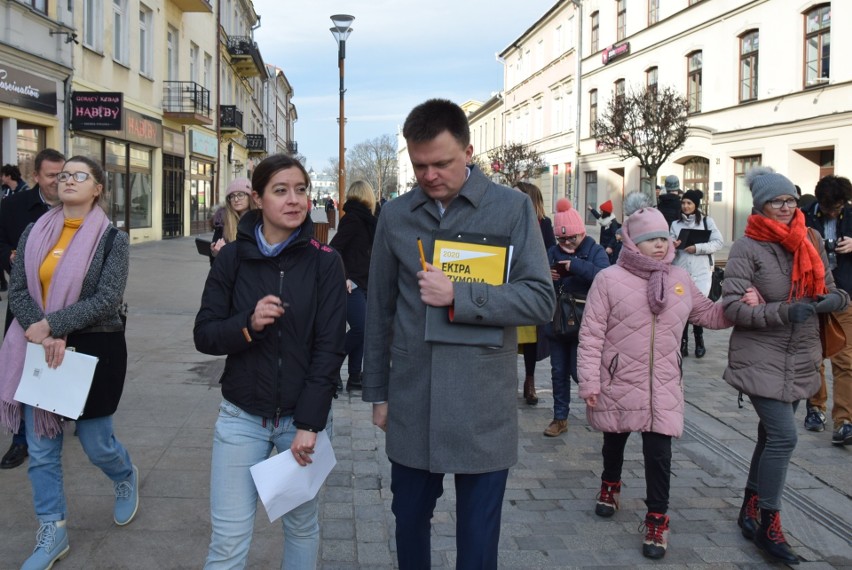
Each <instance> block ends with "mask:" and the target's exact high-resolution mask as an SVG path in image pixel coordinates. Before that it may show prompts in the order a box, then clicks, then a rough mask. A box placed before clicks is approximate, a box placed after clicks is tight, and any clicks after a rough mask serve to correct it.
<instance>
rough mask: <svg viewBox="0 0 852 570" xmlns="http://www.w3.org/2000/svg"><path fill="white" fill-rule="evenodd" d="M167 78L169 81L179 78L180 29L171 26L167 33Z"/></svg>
mask: <svg viewBox="0 0 852 570" xmlns="http://www.w3.org/2000/svg"><path fill="white" fill-rule="evenodd" d="M166 52H167V53H166V55H167V60H166V63H167V65H168V68H167V69H166V79H168V80H169V81H177V78H178V31H177V30H176V29H175V28H173V27H171V26H169V31H168V32H167V33H166Z"/></svg>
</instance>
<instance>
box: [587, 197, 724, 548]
mask: <svg viewBox="0 0 852 570" xmlns="http://www.w3.org/2000/svg"><path fill="white" fill-rule="evenodd" d="M622 238H623V240H624V245H623V249H622V250H621V254H620V255H619V257H618V262H617V264H616V265H614V266H612V267H609V268H607V269H604V270H603V271H601V272H600V273H598V276H597V277H596V278H595V281H594V283H592V287H591V289H590V290H589V294H588V297H587V300H586V310H585V314H584V315H583V324H582V326H581V328H580V347H579V354H578V361H579V363H578V375H579V380H580V397H581V398H583V399H584V400H585V401H586V404H587V407H586V415H587V417H588V420H589V424H590V425H591V426H592V427H593V428H595V429H597V430H600V431H602V432H604V434H603V436H604V437H603V450H602V453H603V463H604V469H603V473H602V475H601V491H600V495H599V499H598V502H597V505H596V506H595V513H596V514H597V515H599V516H602V517H609V516H612V515H613V514H614V513H615V511H616V510H617V509H618V500H619V494H620V492H621V468H622V464H623V461H624V446H625V445H626V443H627V438H628V437H629V436H630V433H631V432H634V431H638V432H641V433H642V451H643V454H644V457H645V483H646V486H647V489H646V499H645V504H646V505H647V507H648V513H647V514H646V515H645V521H644V527H645V530H646V532H645V539H644V542H643V545H642V554H644V555H645V556H647V557H648V558H662V557H663V556H665V554H666V547H667V539H668V531H669V517H668V515H667V514H666V512H667V510H668V505H669V479H670V477H671V459H672V443H671V439H672V437H680V435H681V433H682V432H683V377H682V373H681V355H680V350H679V347H680V340H681V336H682V334H683V328H684V326H685V325H686V323H687V322H690V323H692V324H694V325H698V326H703V327H707V328H710V329H723V328H727V327H730V326H731V325H732V323H731V322H730V321H728V320H727V319H726V318H725V316H724V314H723V309H722V305H721V304H714V303H713V302H712V301H710V300H709V299H708V298H707V297H705V296H704V295H702V294H701V292H700V291H699V290H698V289H697V288H696V287H695V284H694V283H693V281H692V279H691V278H690V276H689V274H688V273H687V272H686V271H685V270H683V269H681V268H680V267H675V266H673V265H672V259H673V258H674V254H675V252H674V247H673V245H672V242H671V238H670V237H669V227H668V224H667V223H666V220H665V218H664V217H663V215H662V214H661V213H660V212H659V210H657V209H656V208H643V209H640V210H638V211H636V212H635V213H633V214H631V215H630V216H629V217H628V218H627V219H626V220H625V221H624V226H623V227H622Z"/></svg>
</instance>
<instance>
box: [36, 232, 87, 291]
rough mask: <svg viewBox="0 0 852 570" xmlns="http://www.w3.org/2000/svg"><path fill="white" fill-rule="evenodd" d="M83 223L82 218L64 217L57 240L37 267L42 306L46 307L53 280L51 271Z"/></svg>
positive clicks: (54, 269) (54, 268)
mask: <svg viewBox="0 0 852 570" xmlns="http://www.w3.org/2000/svg"><path fill="white" fill-rule="evenodd" d="M81 225H83V218H65V226H64V227H63V228H62V234H61V235H60V236H59V241H58V242H56V245H55V246H53V250H52V251H50V252H49V253H48V254H47V257H45V258H44V261H43V262H42V263H41V267H39V269H38V278H39V280H40V281H41V295H42V299H41V300H42V302H43V303H44V306H45V307H47V292H48V290H49V289H50V282H51V281H52V280H53V272H54V271H56V265H57V264H58V263H59V259H60V258H61V257H62V254H63V253H65V249H66V248H67V247H68V244H70V243H71V239H72V238H73V237H74V234H76V233H77V230H79V229H80V226H81Z"/></svg>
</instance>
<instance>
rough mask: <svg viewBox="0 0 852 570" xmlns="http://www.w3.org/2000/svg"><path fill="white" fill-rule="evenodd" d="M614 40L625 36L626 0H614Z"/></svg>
mask: <svg viewBox="0 0 852 570" xmlns="http://www.w3.org/2000/svg"><path fill="white" fill-rule="evenodd" d="M615 11H616V14H617V15H616V19H615V41H619V42H620V41H621V40H623V39H624V38H625V37H626V36H627V0H615Z"/></svg>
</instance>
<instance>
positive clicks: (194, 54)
mask: <svg viewBox="0 0 852 570" xmlns="http://www.w3.org/2000/svg"><path fill="white" fill-rule="evenodd" d="M189 80H190V81H193V82H195V83H198V46H197V45H195V42H189Z"/></svg>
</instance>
